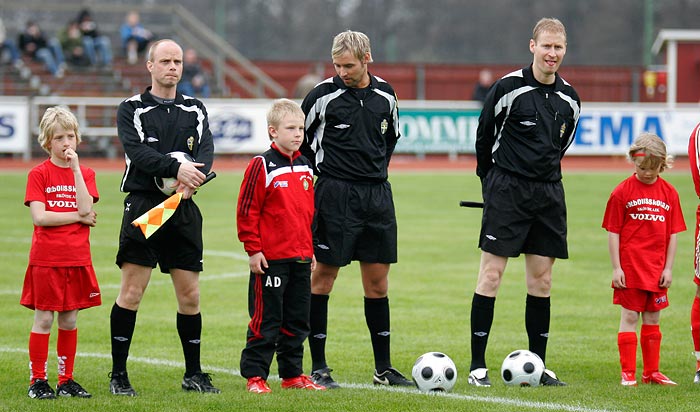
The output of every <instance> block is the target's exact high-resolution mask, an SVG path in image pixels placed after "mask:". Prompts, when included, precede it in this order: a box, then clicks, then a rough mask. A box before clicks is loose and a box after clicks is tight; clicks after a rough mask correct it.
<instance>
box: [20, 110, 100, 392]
mask: <svg viewBox="0 0 700 412" xmlns="http://www.w3.org/2000/svg"><path fill="white" fill-rule="evenodd" d="M39 126H40V129H41V132H40V134H39V144H40V145H41V147H42V148H43V149H44V150H45V151H46V152H47V153H48V154H49V159H48V160H45V161H44V162H42V163H41V164H39V165H38V166H36V167H34V168H33V169H32V170H31V171H30V172H29V178H28V180H27V192H26V195H25V198H24V204H25V205H27V206H29V209H30V211H31V215H32V221H33V223H34V234H33V236H32V246H31V250H30V252H29V266H28V268H27V273H26V274H25V276H24V287H23V289H22V298H21V300H20V303H21V304H22V305H24V306H26V307H28V308H29V309H33V310H34V324H33V325H32V330H31V334H30V335H29V362H30V363H29V365H30V370H31V380H30V386H29V391H28V395H29V397H30V398H35V399H54V398H56V392H57V393H58V395H59V396H76V397H80V398H89V397H90V396H91V395H90V393H88V392H87V391H86V390H85V389H83V387H82V386H80V385H79V384H78V383H77V382H76V381H74V380H73V365H74V362H75V353H76V349H77V342H78V329H77V326H76V323H77V317H78V310H80V309H85V308H89V307H92V306H98V305H100V304H101V303H102V301H101V297H100V288H99V286H98V284H97V278H96V276H95V271H94V269H93V267H92V258H91V255H90V240H89V236H90V227H91V226H95V223H96V213H95V211H94V210H93V208H92V206H93V203H95V202H97V200H98V199H99V195H98V193H97V186H96V185H95V172H94V171H93V170H92V169H90V168H87V167H84V166H80V164H79V161H78V154H77V153H76V152H75V150H76V147H77V146H78V144H79V143H80V132H79V131H78V120H77V119H76V117H75V115H73V113H71V112H70V110H68V109H67V108H65V107H58V106H57V107H51V108H48V109H47V110H46V112H45V113H44V116H43V117H42V119H41V123H40V124H39ZM54 312H58V340H57V343H56V346H57V348H56V352H57V355H58V385H57V387H56V392H54V390H53V388H51V386H49V383H48V379H47V376H46V365H47V359H48V353H49V334H50V333H51V326H52V324H53V320H54Z"/></svg>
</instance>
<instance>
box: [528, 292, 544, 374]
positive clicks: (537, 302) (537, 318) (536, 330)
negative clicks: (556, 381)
mask: <svg viewBox="0 0 700 412" xmlns="http://www.w3.org/2000/svg"><path fill="white" fill-rule="evenodd" d="M549 307H550V299H549V297H546V298H539V297H536V296H532V295H527V299H526V300H525V330H526V331H527V337H528V339H529V341H530V352H534V353H536V354H537V355H539V357H540V358H542V362H544V361H545V359H544V358H545V356H546V355H547V339H548V338H549V319H550V310H549Z"/></svg>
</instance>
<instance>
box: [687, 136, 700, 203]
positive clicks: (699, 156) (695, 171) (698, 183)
mask: <svg viewBox="0 0 700 412" xmlns="http://www.w3.org/2000/svg"><path fill="white" fill-rule="evenodd" d="M688 160H690V174H691V175H693V183H695V193H696V194H697V195H698V197H700V124H698V125H697V126H695V129H693V132H692V133H691V134H690V140H689V141H688Z"/></svg>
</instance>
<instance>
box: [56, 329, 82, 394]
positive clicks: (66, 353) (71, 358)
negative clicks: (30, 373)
mask: <svg viewBox="0 0 700 412" xmlns="http://www.w3.org/2000/svg"><path fill="white" fill-rule="evenodd" d="M77 347H78V329H73V330H65V329H60V328H59V329H58V341H57V342H56V354H57V355H58V384H59V385H61V384H63V383H65V382H66V381H68V380H70V379H73V365H74V364H75V352H76V350H77Z"/></svg>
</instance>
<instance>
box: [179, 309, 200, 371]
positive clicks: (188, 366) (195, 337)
mask: <svg viewBox="0 0 700 412" xmlns="http://www.w3.org/2000/svg"><path fill="white" fill-rule="evenodd" d="M177 333H178V335H180V342H181V343H182V352H183V353H184V354H185V376H187V377H190V376H192V375H194V374H195V373H196V372H200V371H201V370H202V367H201V365H200V363H199V360H200V358H199V348H200V341H201V337H202V314H201V313H198V314H196V315H183V314H182V313H178V314H177Z"/></svg>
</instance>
